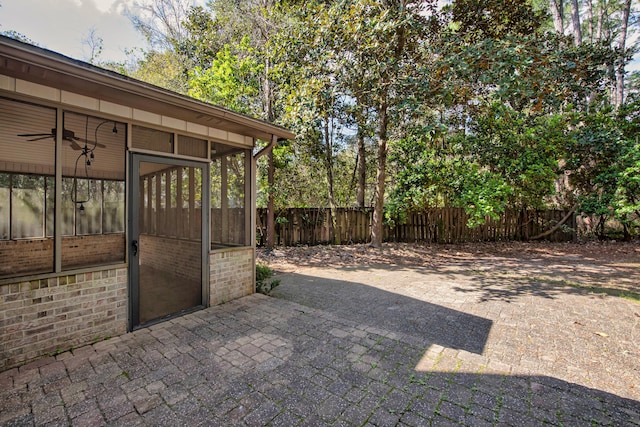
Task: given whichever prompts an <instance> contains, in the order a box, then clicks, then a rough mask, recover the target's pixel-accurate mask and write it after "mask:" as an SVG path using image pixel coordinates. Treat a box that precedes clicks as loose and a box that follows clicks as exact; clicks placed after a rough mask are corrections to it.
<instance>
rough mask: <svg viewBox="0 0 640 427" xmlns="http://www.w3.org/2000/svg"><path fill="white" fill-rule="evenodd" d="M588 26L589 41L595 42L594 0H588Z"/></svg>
mask: <svg viewBox="0 0 640 427" xmlns="http://www.w3.org/2000/svg"><path fill="white" fill-rule="evenodd" d="M586 4H587V28H588V31H589V42H590V43H593V0H587V2H586Z"/></svg>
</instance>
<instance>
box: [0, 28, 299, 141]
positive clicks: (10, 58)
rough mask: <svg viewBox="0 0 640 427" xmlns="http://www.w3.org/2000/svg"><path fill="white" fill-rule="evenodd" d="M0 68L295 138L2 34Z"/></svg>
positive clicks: (205, 120)
mask: <svg viewBox="0 0 640 427" xmlns="http://www.w3.org/2000/svg"><path fill="white" fill-rule="evenodd" d="M0 74H4V75H7V76H10V77H13V78H16V79H22V80H26V81H29V82H33V83H37V84H41V85H45V86H51V87H55V88H57V89H61V90H66V91H69V92H73V93H77V94H80V95H84V96H88V97H93V98H98V99H103V100H105V101H109V102H112V103H114V104H120V105H125V106H128V107H132V108H136V109H140V110H144V111H148V112H151V113H155V114H160V115H164V116H169V117H174V118H176V119H180V120H185V121H188V122H192V123H197V124H200V125H203V126H209V127H213V128H217V129H220V130H223V131H228V132H233V133H236V134H240V135H245V136H249V137H252V138H255V139H261V140H263V141H266V142H271V141H272V140H273V139H274V137H276V138H277V139H293V138H295V134H294V133H293V132H291V131H289V130H287V129H285V128H282V127H280V126H275V125H272V124H270V123H268V122H265V121H262V120H258V119H254V118H252V117H248V116H245V115H243V114H238V113H235V112H233V111H231V110H227V109H225V108H222V107H218V106H215V105H212V104H208V103H206V102H202V101H199V100H196V99H193V98H190V97H188V96H184V95H180V94H178V93H175V92H171V91H169V90H166V89H162V88H160V87H157V86H154V85H151V84H148V83H145V82H142V81H140V80H136V79H132V78H130V77H127V76H124V75H122V74H118V73H116V72H113V71H109V70H105V69H103V68H99V67H96V66H93V65H91V64H88V63H86V62H82V61H78V60H75V59H72V58H69V57H66V56H64V55H61V54H58V53H56V52H53V51H50V50H46V49H42V48H39V47H36V46H32V45H30V44H26V43H22V42H20V41H17V40H13V39H10V38H7V37H4V36H0Z"/></svg>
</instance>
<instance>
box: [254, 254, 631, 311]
mask: <svg viewBox="0 0 640 427" xmlns="http://www.w3.org/2000/svg"><path fill="white" fill-rule="evenodd" d="M257 255H258V262H259V263H263V264H267V265H269V266H270V267H271V268H273V269H274V270H276V271H278V272H295V271H297V270H299V269H300V268H303V267H323V266H329V267H334V268H338V267H354V266H359V267H362V266H381V265H389V266H406V267H422V268H430V267H431V268H434V269H438V270H441V269H443V268H446V269H447V270H448V271H449V272H450V273H453V274H455V273H456V272H462V271H464V272H465V274H466V275H467V276H470V275H471V276H482V277H483V278H484V279H485V280H486V279H494V280H504V279H508V280H510V281H512V282H516V283H523V282H524V283H528V284H529V285H530V284H531V283H532V282H537V283H544V284H548V285H556V286H570V287H575V288H584V289H586V290H590V291H592V292H594V293H606V294H608V295H613V296H622V297H626V298H628V299H630V300H633V301H636V302H638V303H640V242H632V243H623V242H583V243H549V242H508V243H473V244H459V245H436V244H431V245H429V244H426V245H425V244H408V243H385V244H384V245H383V246H382V248H380V249H376V248H372V247H371V246H370V245H368V244H358V245H343V246H297V247H283V248H277V249H274V250H272V251H268V250H266V249H263V248H259V249H258V254H257Z"/></svg>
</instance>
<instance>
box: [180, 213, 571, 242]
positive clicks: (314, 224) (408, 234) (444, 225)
mask: <svg viewBox="0 0 640 427" xmlns="http://www.w3.org/2000/svg"><path fill="white" fill-rule="evenodd" d="M173 215H175V216H176V217H178V218H179V217H180V212H178V214H173ZM336 215H337V221H336V231H335V232H336V237H338V238H339V241H340V242H341V243H368V242H370V241H371V219H372V215H373V209H371V208H338V210H337V212H336ZM564 215H566V211H561V210H546V211H527V212H520V211H514V210H506V211H505V212H504V213H502V214H501V215H500V218H499V219H497V220H494V219H492V218H487V221H486V222H485V224H484V225H481V226H479V227H476V228H473V229H472V228H469V227H468V226H467V221H468V220H469V215H468V214H467V213H466V212H465V211H464V209H461V208H430V209H425V210H424V211H421V212H410V213H408V214H407V222H406V223H405V224H396V226H395V227H390V226H389V225H385V226H384V227H383V236H384V239H385V240H387V241H389V240H395V241H402V242H428V243H436V242H437V243H465V242H477V241H503V240H513V239H518V238H520V239H526V238H528V237H531V236H535V235H537V234H540V233H541V232H543V231H544V230H546V229H549V228H550V227H552V226H553V225H555V224H556V223H557V222H558V221H560V219H562V218H563V217H564ZM266 216H267V210H266V209H264V208H260V209H258V210H257V215H256V223H257V224H256V229H257V244H258V245H260V244H263V243H264V242H265V241H266V239H265V238H264V236H263V235H262V233H265V232H266V230H265V227H264V224H266V222H267V221H266ZM277 217H278V220H277V221H276V236H277V239H276V242H277V244H278V245H285V246H294V245H300V244H303V245H316V244H323V243H325V244H326V243H330V242H331V212H330V210H329V209H328V208H326V209H325V208H289V209H283V210H282V211H280V212H278V213H277ZM181 225H182V224H181ZM567 226H569V227H572V228H571V229H570V230H569V231H566V230H557V231H556V232H555V233H553V234H552V235H550V236H548V238H547V239H548V240H551V241H554V242H563V241H570V240H573V239H575V237H576V232H575V226H576V219H575V215H574V217H573V218H571V219H570V220H569V221H568V222H567Z"/></svg>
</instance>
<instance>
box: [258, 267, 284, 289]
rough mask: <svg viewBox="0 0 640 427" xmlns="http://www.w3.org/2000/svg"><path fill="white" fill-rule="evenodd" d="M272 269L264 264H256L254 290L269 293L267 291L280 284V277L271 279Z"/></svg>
mask: <svg viewBox="0 0 640 427" xmlns="http://www.w3.org/2000/svg"><path fill="white" fill-rule="evenodd" d="M271 277H273V270H272V269H271V268H270V267H269V266H267V265H264V264H256V292H258V293H261V294H265V295H269V293H270V292H271V291H272V290H273V289H274V288H275V287H276V286H279V285H280V279H275V280H274V279H271Z"/></svg>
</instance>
